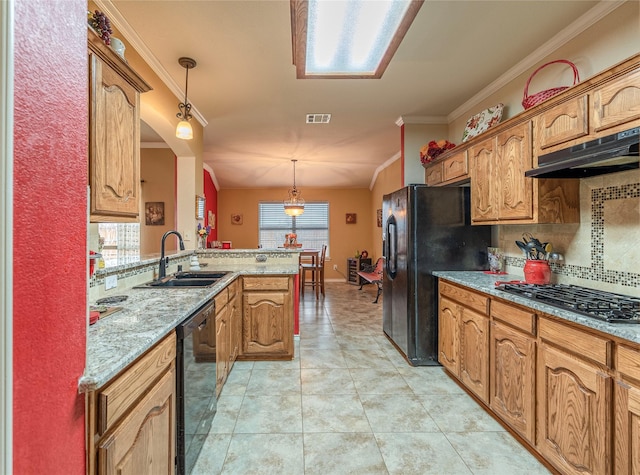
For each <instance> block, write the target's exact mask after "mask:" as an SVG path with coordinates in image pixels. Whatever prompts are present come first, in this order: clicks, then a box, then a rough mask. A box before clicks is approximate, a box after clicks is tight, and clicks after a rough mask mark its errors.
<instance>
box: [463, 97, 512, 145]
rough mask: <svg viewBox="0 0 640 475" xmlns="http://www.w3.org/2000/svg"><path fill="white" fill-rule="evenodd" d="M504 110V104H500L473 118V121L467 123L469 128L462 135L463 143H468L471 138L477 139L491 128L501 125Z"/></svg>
mask: <svg viewBox="0 0 640 475" xmlns="http://www.w3.org/2000/svg"><path fill="white" fill-rule="evenodd" d="M503 109H504V104H502V103H500V104H497V105H495V106H493V107H489V108H488V109H485V110H483V111H482V112H480V113H479V114H476V115H474V116H473V117H471V119H469V120H468V121H467V126H466V127H465V129H464V133H463V134H462V141H463V142H466V141H467V140H469V139H470V138H471V137H475V136H476V135H479V134H481V133H482V132H484V131H485V130H487V129H488V128H489V127H491V126H493V125H496V124H498V123H500V119H502V110H503Z"/></svg>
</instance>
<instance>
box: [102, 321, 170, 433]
mask: <svg viewBox="0 0 640 475" xmlns="http://www.w3.org/2000/svg"><path fill="white" fill-rule="evenodd" d="M175 359H176V335H175V333H171V334H170V335H169V336H168V337H166V338H165V339H164V340H162V341H161V342H160V343H158V344H157V345H156V346H154V347H153V348H152V349H150V350H149V351H148V352H147V353H146V354H145V355H144V356H143V357H142V358H141V359H139V360H138V361H137V362H136V363H134V364H133V365H131V366H130V367H129V368H128V369H126V370H125V371H124V373H122V374H121V375H120V376H118V377H117V378H116V379H115V380H114V381H113V382H112V383H110V384H109V385H107V386H106V387H105V388H104V389H103V390H101V391H100V392H99V394H98V428H97V430H98V433H99V434H100V435H102V434H104V433H105V432H106V431H107V430H108V429H109V428H110V427H111V426H112V425H113V424H114V422H116V421H117V420H118V419H119V418H120V417H121V416H122V415H124V414H125V413H126V412H127V411H128V409H129V408H130V407H132V406H133V405H134V404H135V403H136V401H137V400H138V399H139V398H140V397H141V396H142V395H143V394H144V393H145V392H146V391H147V390H148V389H149V387H150V386H151V385H153V383H154V381H155V380H156V379H157V378H158V377H159V376H160V375H161V374H162V373H163V372H164V370H165V369H168V368H170V367H171V366H172V365H174V362H175Z"/></svg>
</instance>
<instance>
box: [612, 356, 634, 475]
mask: <svg viewBox="0 0 640 475" xmlns="http://www.w3.org/2000/svg"><path fill="white" fill-rule="evenodd" d="M616 368H617V369H618V372H619V377H618V379H617V381H616V384H615V385H614V397H615V404H614V407H615V412H614V416H615V417H614V423H615V428H614V430H615V434H614V440H615V443H614V450H615V455H614V466H615V473H616V475H632V474H637V473H640V364H639V363H638V350H635V349H633V348H630V347H628V346H624V345H619V346H618V348H617V351H616Z"/></svg>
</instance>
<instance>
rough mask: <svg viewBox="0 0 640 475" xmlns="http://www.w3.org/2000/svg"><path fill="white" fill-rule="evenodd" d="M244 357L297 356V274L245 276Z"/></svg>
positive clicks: (243, 309) (243, 310) (243, 295)
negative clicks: (294, 280) (295, 312)
mask: <svg viewBox="0 0 640 475" xmlns="http://www.w3.org/2000/svg"><path fill="white" fill-rule="evenodd" d="M242 282H243V286H242V355H241V359H256V358H258V357H259V358H260V359H269V360H276V359H277V360H285V359H292V358H293V295H292V290H293V277H291V276H245V277H243V278H242Z"/></svg>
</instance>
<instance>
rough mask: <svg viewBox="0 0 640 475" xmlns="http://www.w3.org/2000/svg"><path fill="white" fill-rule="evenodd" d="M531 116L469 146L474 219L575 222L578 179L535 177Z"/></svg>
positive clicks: (495, 222) (522, 222)
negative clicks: (527, 174)
mask: <svg viewBox="0 0 640 475" xmlns="http://www.w3.org/2000/svg"><path fill="white" fill-rule="evenodd" d="M531 127H532V126H531V122H530V121H526V122H523V123H520V124H516V125H514V126H513V127H510V128H508V129H506V130H504V131H503V132H501V133H499V134H497V135H496V136H494V137H492V138H488V139H486V140H484V141H482V142H479V143H477V144H475V145H474V146H472V147H471V148H469V161H470V175H471V222H472V224H506V223H509V224H525V223H574V222H578V221H579V219H580V212H579V211H580V208H579V206H580V196H579V191H580V188H579V182H578V181H577V180H559V179H534V178H528V177H525V176H524V173H525V171H527V170H529V169H531V168H532V166H533V163H532V143H531V140H532V138H531Z"/></svg>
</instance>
